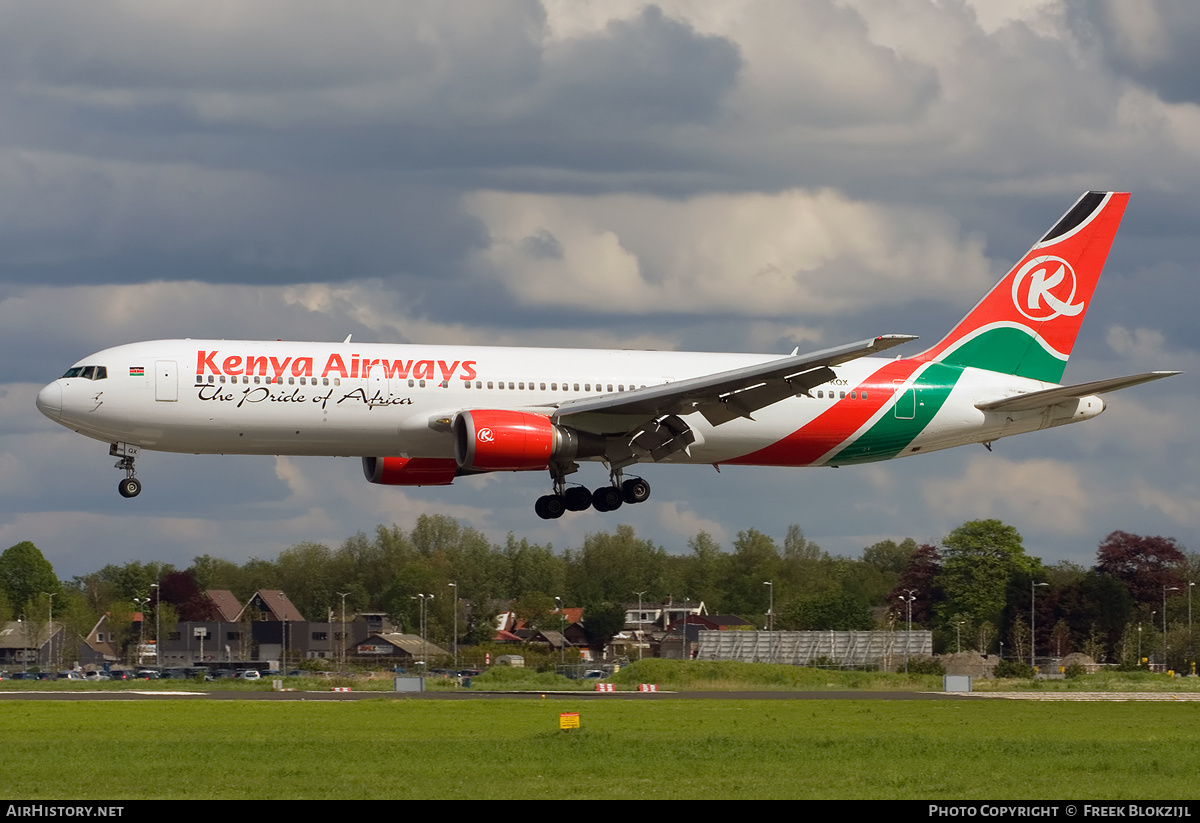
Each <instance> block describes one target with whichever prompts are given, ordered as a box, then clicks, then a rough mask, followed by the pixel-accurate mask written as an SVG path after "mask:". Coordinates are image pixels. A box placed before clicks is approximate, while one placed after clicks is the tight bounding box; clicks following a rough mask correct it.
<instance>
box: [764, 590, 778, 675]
mask: <svg viewBox="0 0 1200 823" xmlns="http://www.w3.org/2000/svg"><path fill="white" fill-rule="evenodd" d="M763 585H764V586H766V587H767V592H768V593H769V594H770V599H769V600H768V601H767V604H768V605H767V653H768V654H769V655H770V658H771V662H772V663H774V662H775V583H774V582H772V581H770V580H764V581H763Z"/></svg>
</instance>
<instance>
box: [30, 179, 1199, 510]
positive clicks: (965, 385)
mask: <svg viewBox="0 0 1200 823" xmlns="http://www.w3.org/2000/svg"><path fill="white" fill-rule="evenodd" d="M1128 199H1129V195H1128V194H1124V193H1117V192H1088V193H1086V194H1084V195H1083V196H1082V197H1081V198H1080V199H1079V201H1078V202H1077V203H1075V205H1074V206H1073V207H1072V208H1071V209H1070V210H1069V211H1068V212H1067V213H1066V215H1064V216H1063V217H1062V218H1061V219H1060V220H1059V221H1058V222H1057V223H1055V224H1054V227H1053V228H1052V229H1051V230H1050V231H1049V232H1048V233H1047V234H1046V235H1045V236H1044V237H1043V238H1042V239H1041V240H1039V241H1038V242H1037V243H1036V244H1034V246H1033V248H1032V249H1030V251H1029V252H1028V253H1027V254H1026V255H1025V257H1023V258H1022V259H1021V260H1020V262H1019V263H1017V265H1016V266H1014V267H1013V268H1012V270H1011V271H1010V272H1009V273H1008V274H1007V275H1005V277H1004V279H1002V280H1001V281H1000V282H999V283H998V284H997V285H996V286H995V287H994V288H993V289H992V290H991V291H990V292H989V293H988V294H987V296H985V297H984V298H983V300H981V301H980V302H979V304H978V305H977V306H975V308H974V309H972V310H971V311H970V313H968V314H967V316H966V317H965V318H964V319H963V320H962V321H960V322H959V323H958V325H956V326H955V327H954V328H953V330H952V331H951V332H950V333H949V334H948V335H946V337H945V338H943V339H942V340H941V342H939V343H938V344H937V345H935V346H933V347H932V348H929V349H927V350H925V351H924V352H922V353H920V354H917V355H914V356H912V357H895V358H881V357H877V356H875V355H879V354H882V353H883V352H885V351H886V350H888V349H891V348H892V347H893V346H897V345H899V344H901V343H906V342H909V341H911V340H914V339H915V338H914V337H912V336H910V335H900V334H887V335H881V336H878V337H872V338H870V339H867V340H863V341H862V342H859V343H851V344H848V345H844V346H836V347H834V348H829V349H824V350H822V351H816V352H811V353H808V354H800V353H798V352H795V351H794V352H792V353H791V354H789V355H786V356H780V355H771V354H721V353H696V352H656V351H600V350H586V349H533V348H487V347H480V346H423V345H387V344H352V343H350V339H349V338H347V339H346V341H345V342H343V343H340V344H335V343H303V342H283V341H279V342H263V341H233V340H156V341H152V342H148V343H132V344H129V345H125V346H117V347H115V348H111V349H105V350H104V351H101V352H97V353H96V354H92V355H89V356H87V357H85V358H83V359H82V360H80V361H79V362H78V363H76V364H75V365H74V366H72V367H71V368H70V369H68V370H67V373H66V374H64V375H63V376H62V377H60V378H59V379H57V380H55V381H54V382H53V383H50V384H49V385H48V386H46V387H45V388H43V389H42V390H41V392H39V393H38V397H37V406H38V408H39V409H40V410H41V411H42V413H43V414H45V415H46V416H47V417H49V418H50V419H51V420H53V421H55V422H56V423H60V424H62V425H63V426H66V427H67V428H70V429H73V430H75V431H77V432H79V433H80V434H84V435H86V436H88V437H92V438H95V439H96V440H101V441H104V442H106V443H109V444H111V445H110V448H109V454H111V455H114V456H116V457H118V458H119V459H118V461H117V464H116V465H117V468H119V469H121V471H122V472H123V473H124V478H123V479H122V480H121V482H120V486H119V490H120V493H121V495H122V496H124V497H136V496H137V495H138V493H139V492H140V491H141V488H142V484H141V481H139V480H138V479H137V476H136V473H135V468H134V465H135V461H136V460H137V458H138V456H139V454H140V452H141V450H142V449H149V450H153V451H171V452H194V453H197V454H276V455H278V454H287V455H332V456H351V457H361V458H362V463H363V471H364V473H365V474H366V477H367V480H369V481H370V482H372V483H382V484H385V485H396V486H413V485H416V486H421V485H448V484H450V483H451V482H453V480H454V478H455V477H458V476H461V475H467V474H476V473H481V472H498V471H528V470H539V471H548V472H549V475H550V482H551V486H552V489H551V492H550V493H549V494H547V495H545V496H543V497H540V498H539V499H538V500H537V503H536V505H535V506H534V509H535V511H536V512H537V513H538V515H539V516H541V517H543V518H547V519H550V518H556V517H561V516H562V514H563V512H564V511H567V510H569V511H582V510H584V509H587V508H588V507H594V508H595V509H597V510H598V511H612V510H614V509H617V508H619V507H620V506H621V505H622V504H623V503H629V504H634V503H641V502H642V501H644V500H646V499H647V498H648V497H649V496H650V486H649V484H647V483H646V482H645V481H644V480H643V479H641V478H639V477H634V476H627V475H626V471H627V470H628V469H630V468H631V467H633V466H636V465H637V464H638V463H645V462H655V463H710V464H712V465H714V466H717V467H720V466H721V465H722V464H727V465H750V466H845V465H849V464H853V463H867V462H872V461H876V460H890V459H892V458H895V457H908V456H911V455H914V454H921V453H924V452H931V451H935V450H937V449H945V448H950V447H951V446H960V445H963V444H966V443H983V444H985V445H989V447H990V443H991V441H993V440H996V439H997V438H1000V437H1007V436H1009V435H1013V434H1021V433H1023V432H1030V431H1035V430H1037V429H1045V428H1050V427H1052V426H1061V425H1064V424H1066V423H1076V422H1079V421H1081V420H1088V419H1090V418H1092V417H1095V416H1096V415H1098V414H1100V412H1102V411H1103V410H1104V401H1103V400H1101V399H1100V397H1099V396H1098V395H1100V394H1103V393H1104V392H1109V391H1114V390H1116V389H1123V388H1127V387H1129V386H1136V385H1138V384H1140V383H1145V382H1147V381H1149V380H1156V379H1158V378H1161V377H1167V376H1170V375H1173V374H1178V372H1167V371H1157V372H1149V373H1146V374H1138V375H1132V376H1129V377H1117V378H1112V379H1108V380H1098V381H1095V382H1092V383H1084V384H1079V385H1072V386H1063V385H1059V381H1060V380H1061V379H1062V375H1063V370H1064V368H1065V367H1066V364H1067V358H1068V356H1069V355H1070V354H1071V348H1072V346H1073V345H1074V343H1075V338H1076V335H1077V334H1078V332H1079V327H1080V324H1081V323H1082V322H1083V317H1084V314H1085V312H1086V311H1087V308H1088V305H1089V303H1090V302H1091V299H1092V293H1093V291H1094V289H1095V287H1096V282H1097V280H1098V279H1099V277H1100V271H1101V269H1102V268H1103V266H1104V261H1105V259H1106V258H1107V257H1108V250H1109V247H1110V245H1111V244H1112V240H1113V236H1114V235H1115V234H1116V231H1117V226H1118V225H1119V223H1120V221H1121V215H1122V214H1123V213H1124V211H1125V204H1126V202H1127V201H1128ZM581 461H593V462H601V463H603V464H604V465H605V466H606V467H607V468H608V475H609V482H608V483H607V484H605V485H602V486H600V487H598V488H596V489H595V490H594V491H593V490H589V489H587V488H584V487H582V486H579V485H572V484H568V481H567V478H568V477H570V476H571V475H572V474H574V473H575V472H576V471H577V470H578V469H579V463H580V462H581Z"/></svg>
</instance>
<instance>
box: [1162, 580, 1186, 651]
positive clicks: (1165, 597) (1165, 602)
mask: <svg viewBox="0 0 1200 823" xmlns="http://www.w3.org/2000/svg"><path fill="white" fill-rule="evenodd" d="M1177 591H1179V587H1178V586H1170V587H1168V586H1167V585H1166V584H1165V583H1164V584H1163V609H1162V612H1163V659H1162V662H1163V665H1164V666H1166V665H1167V592H1177ZM1188 594H1191V591H1190V590H1189V592H1188ZM1164 671H1165V669H1164Z"/></svg>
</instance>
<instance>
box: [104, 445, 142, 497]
mask: <svg viewBox="0 0 1200 823" xmlns="http://www.w3.org/2000/svg"><path fill="white" fill-rule="evenodd" d="M139 452H141V448H139V447H138V446H133V445H130V444H129V443H113V444H112V445H111V446H109V447H108V453H109V455H111V456H113V457H116V458H118V459H117V462H116V464H114V468H117V469H122V470H124V472H125V477H124V478H122V480H121V482H120V483H118V484H117V491H118V492H119V493H120V495H121V496H122V497H137V496H138V495H139V494H141V493H142V481H140V480H138V479H137V472H136V471H135V470H134V468H133V461H135V460H136V459H137V456H138V453H139Z"/></svg>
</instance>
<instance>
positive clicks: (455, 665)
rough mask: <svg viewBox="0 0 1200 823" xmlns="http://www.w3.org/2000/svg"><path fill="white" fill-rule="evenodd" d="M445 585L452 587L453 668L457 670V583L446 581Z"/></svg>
mask: <svg viewBox="0 0 1200 823" xmlns="http://www.w3.org/2000/svg"><path fill="white" fill-rule="evenodd" d="M446 585H447V586H449V587H450V588H452V589H454V637H453V638H452V639H453V641H454V643H453V646H454V670H455V671H458V583H447V584H446Z"/></svg>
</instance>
